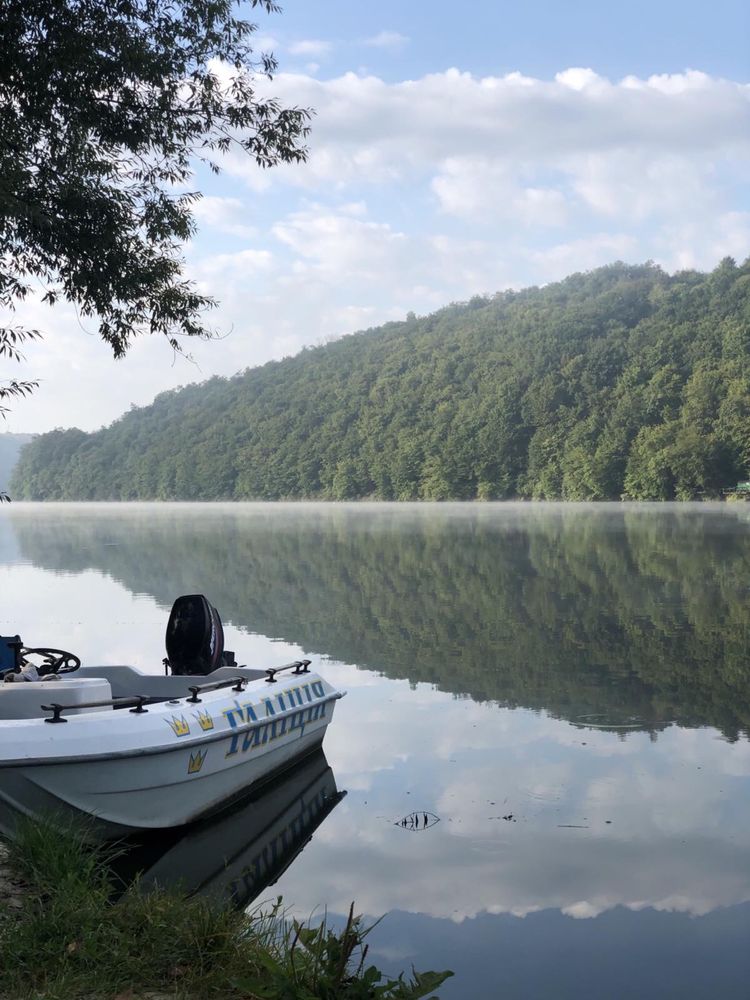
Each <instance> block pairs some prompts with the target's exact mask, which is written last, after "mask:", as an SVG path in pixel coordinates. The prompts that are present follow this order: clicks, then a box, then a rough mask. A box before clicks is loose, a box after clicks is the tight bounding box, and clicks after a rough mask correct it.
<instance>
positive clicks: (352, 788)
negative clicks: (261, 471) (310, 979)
mask: <svg viewBox="0 0 750 1000" xmlns="http://www.w3.org/2000/svg"><path fill="white" fill-rule="evenodd" d="M749 525H750V509H748V508H746V507H745V506H744V505H732V506H730V505H709V504H695V505H692V504H685V505H666V504H664V505H619V504H609V505H597V504H592V505H588V504H587V505H562V504H487V505H476V504H466V505H461V504H446V505H436V506H432V505H388V504H357V505H315V504H242V505H188V504H164V505H156V504H155V505H149V504H138V505H72V504H71V505H44V506H35V505H22V504H18V505H17V504H14V505H13V507H12V508H11V509H5V510H3V511H2V512H0V566H1V567H2V569H1V572H2V581H3V582H2V604H1V605H0V630H2V631H3V633H6V634H7V633H15V632H20V633H21V635H22V637H23V639H24V641H25V642H26V643H27V644H29V645H53V646H60V647H63V648H69V649H71V650H73V651H74V652H77V653H79V654H81V655H82V656H83V657H84V660H85V661H86V662H87V663H96V662H131V663H136V664H137V665H139V666H142V667H144V668H145V669H152V670H155V671H156V670H160V669H161V657H162V656H163V635H164V629H165V626H166V619H167V614H168V610H169V607H170V606H171V603H172V601H173V600H174V598H175V597H176V596H178V595H179V594H182V593H193V592H203V593H205V594H206V595H207V596H208V598H209V600H211V602H212V603H213V604H215V605H216V606H217V607H218V609H219V611H220V612H221V614H222V618H223V619H224V621H225V623H226V625H227V628H226V632H227V640H226V645H227V646H228V647H229V648H232V649H234V650H235V652H236V654H237V657H238V661H239V662H241V663H245V662H247V663H248V664H252V665H264V666H265V665H268V666H272V665H275V664H278V663H281V662H285V661H287V660H289V659H292V658H294V657H295V656H298V655H301V654H306V655H310V656H311V658H313V659H314V660H316V661H317V663H316V665H317V666H318V667H319V668H320V669H321V670H322V671H323V672H324V673H325V675H326V676H327V677H329V678H330V680H331V681H332V682H333V683H335V684H338V685H340V686H341V687H343V688H346V689H348V691H349V694H348V697H347V698H346V699H344V701H343V702H341V704H340V705H339V708H338V709H337V714H336V720H335V723H334V724H333V726H332V727H331V729H330V730H329V732H328V734H327V737H326V742H325V748H326V754H327V757H328V760H329V762H330V764H331V766H332V768H333V772H334V774H335V778H336V782H337V784H338V787H339V788H341V789H346V790H347V791H348V795H347V797H346V798H345V799H344V800H343V801H342V802H341V803H340V804H339V805H338V806H337V808H336V809H335V810H334V811H333V812H332V813H331V814H330V815H329V816H328V817H327V818H326V819H325V822H323V824H322V825H321V826H320V828H319V829H318V830H317V831H316V833H315V835H314V836H313V840H312V842H311V843H310V844H309V845H308V846H307V847H306V848H305V850H304V851H303V853H302V854H301V855H300V856H299V857H298V858H297V860H296V861H295V862H294V864H293V866H292V867H291V868H290V869H289V871H288V872H287V873H286V874H285V875H283V876H282V878H281V881H280V883H279V884H278V886H277V887H275V888H274V889H273V890H269V891H268V895H269V896H271V895H274V894H275V893H276V891H277V890H278V891H279V892H282V893H283V894H284V896H285V898H286V900H287V901H288V902H289V904H290V905H291V906H293V908H294V910H295V912H297V913H300V914H303V915H306V914H308V913H309V912H311V911H312V910H313V909H315V908H316V907H318V908H321V907H324V906H327V907H328V909H329V911H330V912H331V913H332V914H334V915H336V914H343V913H345V912H346V910H347V909H348V905H349V903H350V901H351V900H352V899H354V900H355V901H356V904H357V907H358V909H359V910H361V911H363V912H365V913H367V914H369V915H371V916H373V917H377V916H380V915H381V914H382V913H388V914H389V915H388V916H387V918H386V919H385V920H384V921H383V922H382V923H381V924H380V925H379V926H378V928H377V929H376V931H374V932H373V935H372V941H371V948H372V951H373V959H374V960H375V961H377V962H378V964H381V965H383V966H387V967H389V968H393V969H400V968H403V967H405V966H408V965H409V964H410V963H413V964H414V965H415V966H416V967H417V968H427V967H433V968H443V967H448V966H449V967H452V968H454V969H455V971H456V973H457V976H456V978H455V979H453V980H451V981H450V983H449V984H447V985H446V986H445V987H443V988H442V990H441V991H440V992H441V996H444V997H463V996H472V997H488V998H489V997H495V996H499V995H509V996H524V997H531V996H540V997H542V996H545V997H546V996H550V995H555V996H563V997H567V996H570V997H573V996H576V997H600V996H604V995H606V996H622V997H625V996H633V995H642V996H654V997H656V996H665V995H676V992H677V991H678V990H679V993H680V995H682V996H689V997H699V996H700V997H702V996H705V995H707V993H706V992H705V990H706V989H708V984H709V983H711V984H713V986H712V987H711V989H712V993H714V994H715V993H717V992H718V993H721V992H722V991H723V990H724V991H728V990H729V989H734V990H738V991H739V992H740V994H741V992H742V989H744V988H745V985H744V984H745V983H746V982H747V977H748V974H750V960H749V959H747V958H746V957H745V955H746V950H745V947H744V945H742V946H741V945H740V942H741V941H742V940H743V939H745V940H746V937H747V933H748V931H749V930H750V903H749V902H748V901H750V798H749V797H748V791H750V743H748V739H747V734H748V728H749V727H750V671H748V667H747V651H748V626H749V618H750V612H749V611H748V580H750V528H749ZM414 812H425V813H430V814H434V816H436V817H438V818H439V821H438V822H434V823H432V822H431V823H430V825H429V826H427V828H424V829H422V828H420V826H419V824H417V825H416V826H415V825H414V824H413V823H412V824H411V825H408V824H407V826H406V827H405V826H403V825H399V820H401V819H403V818H404V817H408V816H409V815H410V814H412V813H414ZM740 984H742V986H741V988H740ZM503 990H504V991H505V994H503V992H502V991H503Z"/></svg>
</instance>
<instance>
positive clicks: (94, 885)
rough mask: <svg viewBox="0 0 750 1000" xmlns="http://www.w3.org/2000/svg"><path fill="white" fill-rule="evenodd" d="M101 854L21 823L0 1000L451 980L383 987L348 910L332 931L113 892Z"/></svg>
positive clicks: (379, 998) (239, 999) (297, 997)
mask: <svg viewBox="0 0 750 1000" xmlns="http://www.w3.org/2000/svg"><path fill="white" fill-rule="evenodd" d="M111 857H112V854H111V851H108V850H107V849H104V848H101V847H100V848H93V847H91V846H90V845H87V844H86V843H85V841H84V839H83V838H82V837H81V836H80V834H78V833H76V832H75V831H74V830H72V829H71V830H68V831H67V832H64V833H63V834H60V832H59V831H58V830H57V829H56V828H55V827H53V826H52V825H50V824H48V823H44V822H42V823H31V822H26V823H24V824H22V826H21V827H20V830H19V838H18V840H17V841H16V842H14V843H13V844H11V845H9V867H10V870H11V872H12V873H13V875H14V876H16V877H18V878H20V879H21V880H22V881H23V889H22V891H20V892H19V891H17V890H16V891H15V892H14V902H15V904H16V905H14V906H11V907H9V906H2V907H0V968H1V969H2V979H1V980H0V997H2V998H3V1000H32V998H34V1000H37V998H44V1000H79V998H86V1000H98V998H108V1000H112V998H117V1000H125V998H127V1000H145V998H147V997H148V998H150V1000H167V998H172V1000H209V998H211V997H215V998H221V1000H260V998H264V1000H417V998H420V997H427V996H433V995H434V993H433V991H434V990H435V989H436V988H438V987H439V986H440V984H441V983H442V982H443V981H444V980H445V979H446V978H447V977H448V976H449V975H450V973H447V972H446V973H425V974H421V975H420V974H419V973H414V974H413V977H412V978H411V979H410V980H407V979H405V978H404V977H399V978H398V979H396V980H391V979H388V978H387V977H384V976H382V974H381V973H380V972H379V971H378V970H377V969H376V968H375V967H374V966H371V965H369V964H368V963H367V945H366V942H365V941H364V938H365V936H366V930H365V929H364V928H363V925H362V922H361V920H360V919H359V918H357V917H355V916H354V915H353V912H350V914H349V919H348V920H347V922H346V924H345V926H344V927H343V929H342V930H341V931H339V932H336V931H334V930H332V929H330V928H328V927H327V926H326V925H325V924H324V923H321V924H319V925H310V926H306V925H302V924H299V923H298V922H296V921H287V920H285V919H284V917H283V912H282V911H281V909H280V902H278V903H277V905H276V906H275V907H273V908H271V909H270V910H269V911H267V912H266V913H265V914H263V913H260V912H257V913H255V914H251V915H247V914H246V913H244V912H238V911H235V910H231V909H227V908H226V907H221V906H220V905H219V904H218V903H215V902H212V901H211V900H208V899H202V898H199V897H195V898H188V897H187V896H186V895H184V894H181V893H179V892H174V891H168V890H155V891H149V892H145V891H143V892H142V891H140V889H139V886H138V884H137V883H136V884H135V885H131V886H129V887H125V888H124V889H123V887H122V886H120V887H119V891H117V890H118V887H116V885H115V884H114V881H113V876H112V875H111V872H110V868H109V865H108V859H109V860H111Z"/></svg>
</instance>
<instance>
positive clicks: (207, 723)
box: [195, 712, 214, 731]
mask: <svg viewBox="0 0 750 1000" xmlns="http://www.w3.org/2000/svg"><path fill="white" fill-rule="evenodd" d="M195 717H196V719H197V720H198V725H199V726H200V727H201V729H203V730H204V731H207V730H209V729H213V728H214V720H213V719H212V718H211V716H210V715H209V714H208V712H198V714H197V715H196V716H195Z"/></svg>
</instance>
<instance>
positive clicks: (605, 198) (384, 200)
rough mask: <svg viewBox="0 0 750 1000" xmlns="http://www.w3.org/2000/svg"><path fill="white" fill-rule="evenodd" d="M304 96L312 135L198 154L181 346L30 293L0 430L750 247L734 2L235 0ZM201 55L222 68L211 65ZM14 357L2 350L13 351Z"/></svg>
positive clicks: (742, 35) (93, 420) (745, 11)
mask: <svg viewBox="0 0 750 1000" xmlns="http://www.w3.org/2000/svg"><path fill="white" fill-rule="evenodd" d="M254 15H255V16H254V18H253V19H254V20H257V22H258V24H259V29H258V35H257V40H258V43H259V46H260V47H262V48H266V49H268V48H270V49H272V50H273V51H274V52H275V53H276V55H277V57H278V60H279V71H278V73H277V76H276V77H275V79H274V80H273V81H272V82H271V83H270V84H269V83H265V82H262V81H261V82H260V83H259V87H260V88H261V89H263V90H264V91H265V92H267V93H273V94H274V95H276V96H278V97H279V98H280V99H281V100H282V101H284V102H286V103H293V104H298V105H302V106H309V107H312V108H314V109H315V112H316V114H315V118H314V120H313V126H312V133H311V136H310V142H309V145H310V158H309V160H308V162H307V163H306V164H304V165H301V166H295V167H283V168H277V169H274V170H271V171H266V172H261V171H259V170H257V169H256V168H255V167H254V166H253V165H252V164H251V163H250V162H249V161H248V160H247V159H246V158H243V157H241V156H239V155H236V154H233V155H230V156H229V157H228V158H227V160H226V161H225V163H224V171H223V173H222V174H221V175H220V176H219V177H217V178H216V177H213V176H211V175H208V174H207V172H206V171H204V170H201V171H198V172H197V174H196V179H195V187H197V188H200V189H201V190H202V191H203V193H204V198H203V200H202V202H200V203H199V204H198V206H197V209H196V215H197V218H198V222H199V226H200V229H199V233H198V235H197V236H196V238H195V239H194V240H193V241H192V243H191V244H190V245H189V246H188V247H187V248H186V260H187V271H188V274H189V275H190V276H191V277H192V278H193V280H195V281H196V282H197V283H198V284H199V286H200V287H201V289H202V290H204V291H206V292H208V293H210V294H213V295H214V296H216V297H217V298H218V299H219V301H220V306H219V308H218V309H217V310H216V311H215V312H214V314H213V315H212V317H211V320H212V322H213V325H214V327H215V328H216V330H217V331H218V332H219V333H220V334H221V335H222V337H223V339H222V340H221V341H220V342H211V343H196V344H194V345H193V344H191V345H190V346H191V353H192V354H193V357H194V361H193V363H190V362H187V361H185V360H184V359H174V358H173V357H172V355H171V352H170V350H169V348H168V347H167V345H166V344H164V343H159V342H156V341H152V340H149V339H148V338H144V339H143V340H141V341H139V342H138V343H137V344H136V345H135V346H134V347H133V348H132V350H131V352H130V354H129V356H128V357H127V358H126V359H125V360H124V361H122V362H118V363H117V364H116V365H115V364H114V362H113V361H112V359H111V357H110V355H109V353H108V351H107V349H106V347H105V346H104V345H103V344H101V343H100V341H99V339H98V337H97V332H96V324H95V323H92V322H91V321H89V320H86V321H83V320H81V319H80V318H79V317H78V316H77V315H76V314H75V311H74V310H73V309H72V308H70V307H67V306H65V305H62V306H57V307H56V308H55V309H54V310H52V311H50V310H48V309H47V308H46V307H42V306H41V305H40V304H38V303H35V302H29V303H28V304H27V305H25V306H24V310H23V312H22V313H19V319H20V320H21V321H26V322H28V323H30V324H32V325H34V326H36V327H39V328H40V329H42V330H44V331H46V333H47V336H46V337H45V339H44V340H43V341H42V342H40V343H38V344H35V345H33V346H32V347H31V349H30V350H29V357H28V362H27V364H26V366H25V368H24V374H27V375H28V376H29V377H38V378H40V379H41V382H42V384H41V386H40V389H39V391H38V392H37V393H36V394H35V395H34V396H33V397H32V398H31V399H29V400H28V401H24V402H21V403H17V404H16V405H15V406H14V409H13V412H12V414H11V416H10V418H9V422H8V424H7V425H6V426H7V429H10V430H19V431H21V430H31V431H40V430H45V429H48V428H50V427H53V426H71V425H77V426H81V427H83V428H85V429H93V428H96V427H98V426H101V425H102V424H105V423H108V422H110V421H111V420H112V419H114V418H116V417H117V416H118V415H119V414H121V413H122V412H123V411H125V410H126V409H127V408H128V407H129V406H130V405H132V404H133V403H135V404H136V405H142V404H145V403H148V402H150V400H151V399H152V398H153V396H154V395H155V394H156V393H157V392H159V391H161V390H163V389H167V388H171V387H174V386H176V385H180V384H185V383H187V382H191V381H196V380H200V379H202V378H207V377H208V376H210V375H213V374H221V375H231V374H233V373H234V372H236V371H239V370H242V369H244V368H246V367H248V366H252V365H255V364H259V363H263V362H265V361H267V360H270V359H274V358H280V357H284V356H286V355H289V354H291V353H294V352H296V351H298V350H299V349H300V348H302V347H303V346H305V345H310V344H319V343H325V342H326V341H328V340H330V339H333V338H336V337H338V336H341V335H342V334H345V333H349V332H352V331H355V330H358V329H363V328H367V327H370V326H375V325H378V324H380V323H382V322H385V321H387V320H390V319H399V318H402V317H403V316H404V315H405V314H406V313H407V312H408V311H411V310H413V311H415V312H417V313H418V314H423V313H427V312H430V311H432V310H434V309H437V308H439V307H440V306H441V305H444V304H446V303H448V302H451V301H456V300H462V299H466V298H469V297H470V296H472V295H474V294H477V293H492V292H495V291H498V290H500V289H503V288H508V287H522V286H524V285H529V284H544V283H547V282H549V281H554V280H558V279H560V278H562V277H564V276H565V275H567V274H569V273H571V272H574V271H577V270H586V269H589V268H592V267H596V266H599V265H601V264H606V263H609V262H611V261H614V260H617V259H624V260H628V261H631V262H639V261H645V260H647V259H653V260H655V261H656V262H657V263H659V264H660V265H661V266H663V267H665V268H666V269H667V270H670V271H674V270H678V269H680V268H686V267H697V268H702V269H705V268H710V267H712V266H714V265H715V264H716V263H717V262H718V260H719V259H720V258H721V257H723V256H725V255H731V256H734V257H737V258H740V259H744V258H745V257H746V256H747V255H748V253H750V204H749V203H748V189H747V178H748V176H750V56H748V52H750V44H749V43H750V5H748V4H747V3H739V2H735V0H717V2H714V3H711V4H707V3H705V2H695V0H692V2H683V3H675V2H671V0H669V2H658V0H657V2H654V3H651V4H649V3H646V2H645V0H632V2H630V3H628V4H627V5H613V4H604V3H601V2H597V3H594V2H589V0H569V2H564V0H558V2H552V0H543V2H542V0H537V2H527V3H524V4H520V3H513V4H511V3H479V2H467V3H464V4H463V5H461V6H460V7H459V6H458V5H455V4H450V3H447V2H443V0H437V2H434V3H426V2H422V0H418V2H410V3H403V2H402V3H395V2H392V0H384V2H381V3H379V4H377V5H372V4H362V3H353V2H344V0H326V2H325V3H322V2H319V0H318V2H313V0H308V2H303V0H289V2H287V3H286V4H285V5H284V11H283V13H281V14H279V15H273V16H268V15H265V14H264V13H262V12H261V11H255V12H254ZM217 69H218V72H220V73H223V72H225V71H224V70H223V69H222V68H221V67H218V68H217ZM13 374H16V372H14V373H13Z"/></svg>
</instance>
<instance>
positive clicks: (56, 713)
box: [40, 694, 154, 722]
mask: <svg viewBox="0 0 750 1000" xmlns="http://www.w3.org/2000/svg"><path fill="white" fill-rule="evenodd" d="M153 701H154V699H153V698H149V697H148V696H147V695H145V694H134V695H126V696H117V697H115V698H103V699H102V700H101V701H81V702H78V703H77V704H75V705H60V704H59V703H58V702H56V701H53V702H52V704H51V705H41V706H40V708H41V710H42V711H43V712H52V718H51V719H45V720H44V721H45V722H67V721H68V720H67V719H63V718H62V713H63V712H69V711H71V710H72V709H76V710H78V709H81V708H110V707H111V708H127V707H128V705H134V706H135V707H134V708H131V709H130V711H131V712H133V713H135V714H136V715H143V714H144V713H146V712H148V709H147V708H144V707H143V706H144V705H146V704H148V703H149V702H151V703H153Z"/></svg>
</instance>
